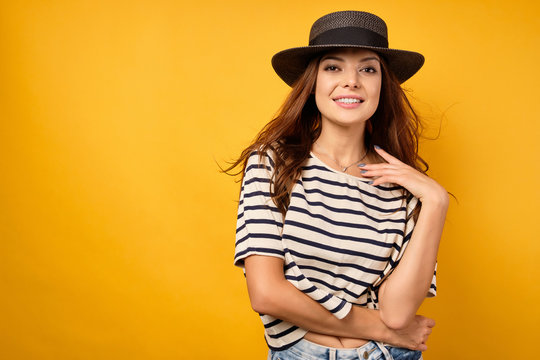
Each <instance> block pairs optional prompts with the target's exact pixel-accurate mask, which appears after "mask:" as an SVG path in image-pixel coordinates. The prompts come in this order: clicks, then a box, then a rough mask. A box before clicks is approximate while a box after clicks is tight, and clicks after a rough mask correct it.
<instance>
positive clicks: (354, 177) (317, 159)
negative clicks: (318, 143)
mask: <svg viewBox="0 0 540 360" xmlns="http://www.w3.org/2000/svg"><path fill="white" fill-rule="evenodd" d="M309 154H310V155H311V157H312V158H314V159H315V160H316V161H317V162H319V163H320V164H321V165H322V166H323V167H325V168H326V169H328V170H330V171H331V172H333V173H335V174H339V175H343V176H345V177H349V178H351V179H354V180H358V181H362V182H364V183H367V182H369V181H371V180H372V179H370V178H361V177H358V176H354V175H351V174H347V173H345V172H342V171H338V170H336V169H334V168H332V167H331V166H329V165H327V164H326V163H325V162H324V161H322V160H321V159H319V158H318V157H317V155H315V154H314V153H313V151H310V152H309Z"/></svg>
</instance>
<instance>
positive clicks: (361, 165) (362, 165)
mask: <svg viewBox="0 0 540 360" xmlns="http://www.w3.org/2000/svg"><path fill="white" fill-rule="evenodd" d="M364 166H366V164H364V163H361V164H358V167H364Z"/></svg>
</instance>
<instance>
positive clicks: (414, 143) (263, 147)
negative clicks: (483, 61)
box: [223, 55, 428, 217]
mask: <svg viewBox="0 0 540 360" xmlns="http://www.w3.org/2000/svg"><path fill="white" fill-rule="evenodd" d="M321 57H322V55H321V56H319V57H317V58H314V59H312V60H311V61H310V63H309V64H308V66H307V68H306V70H305V71H304V73H303V74H302V76H300V78H299V79H298V80H297V81H296V82H295V83H294V84H293V86H292V89H291V92H290V93H289V95H288V97H287V99H286V100H285V102H284V104H283V106H282V107H281V108H280V110H279V112H278V114H277V116H276V117H275V118H274V119H272V120H271V121H270V122H269V123H268V124H266V126H264V128H263V129H262V130H261V131H260V132H259V134H258V135H257V137H256V138H255V140H254V141H253V142H252V143H251V145H249V146H248V147H247V148H246V149H244V151H242V153H241V155H240V157H239V158H238V159H237V160H235V161H233V162H232V163H231V165H230V166H229V167H228V168H225V169H224V170H223V171H224V172H226V173H228V174H230V175H238V174H239V173H244V171H245V167H246V163H247V160H248V158H249V157H250V155H251V154H252V153H253V152H258V153H259V156H260V159H261V160H262V157H263V156H264V154H266V153H267V152H269V151H272V152H273V153H274V156H273V160H274V171H273V173H272V175H271V179H270V181H271V184H272V186H270V194H271V197H272V200H273V202H274V203H275V205H276V207H277V208H278V209H279V211H280V212H281V213H282V214H283V216H285V213H286V212H287V208H288V206H289V198H290V194H291V191H292V188H293V186H294V184H295V182H296V180H297V179H298V178H299V177H300V173H301V171H302V166H303V164H304V163H305V161H306V159H307V158H308V157H309V153H310V150H311V147H312V145H313V143H314V142H315V141H316V140H317V138H318V137H319V135H320V133H321V114H320V112H319V110H318V109H317V105H316V104H315V96H314V89H315V82H316V79H317V72H318V68H319V63H320V59H321ZM381 71H382V84H381V94H380V98H379V105H378V107H377V110H376V111H375V113H374V114H373V116H372V117H371V119H370V120H369V122H368V124H367V126H366V133H365V135H364V141H365V144H364V145H365V148H366V149H368V153H369V154H370V155H371V156H372V157H376V158H379V159H380V160H381V161H384V160H383V159H382V158H380V156H378V154H377V153H375V151H374V150H373V146H374V145H379V146H381V147H382V148H383V149H385V150H386V151H387V152H388V153H390V154H392V155H393V156H395V157H396V158H398V159H399V160H401V161H402V162H404V163H406V164H407V165H409V166H412V167H413V168H415V169H416V170H419V171H421V172H423V173H425V172H426V171H427V169H428V165H427V163H426V162H425V161H424V160H423V159H422V158H421V157H420V156H419V155H418V138H419V136H420V133H421V130H422V125H421V122H420V119H419V118H418V116H417V114H416V113H415V111H414V109H413V107H412V105H411V103H410V102H409V100H408V99H407V96H406V94H405V92H404V91H403V89H402V88H401V85H400V84H399V82H398V80H397V79H396V77H395V76H394V74H393V73H392V72H391V71H390V70H389V69H388V67H387V65H386V62H385V60H384V59H383V58H382V57H381ZM239 165H242V168H241V170H239V171H237V172H234V171H233V170H234V169H235V168H237V167H238V166H239ZM418 211H419V207H417V209H415V212H414V214H413V215H414V217H417V214H418Z"/></svg>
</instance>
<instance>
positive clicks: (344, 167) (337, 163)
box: [314, 143, 367, 172]
mask: <svg viewBox="0 0 540 360" xmlns="http://www.w3.org/2000/svg"><path fill="white" fill-rule="evenodd" d="M314 145H317V146H318V147H320V148H321V150H323V152H322V153H321V152H319V153H320V154H323V155H326V156H327V157H328V158H329V159H330V160H332V161H333V162H334V163H335V164H336V165H337V166H338V167H339V168H340V169H341V171H342V172H347V169H348V168H350V167H351V166H353V165H356V164H358V163H359V162H360V161H362V160H364V158H365V157H366V156H367V150H366V152H365V153H364V155H363V156H362V158H361V159H360V160H358V161H355V162H353V163H352V164H351V165H348V166H343V165H341V164H340V163H339V162H338V161H337V160H336V159H334V158H333V157H332V156H330V155H329V154H328V152H327V151H326V150H325V149H324V148H323V147H322V146H321V145H320V144H318V143H314Z"/></svg>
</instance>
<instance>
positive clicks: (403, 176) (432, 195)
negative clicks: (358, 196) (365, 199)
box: [359, 146, 448, 203]
mask: <svg viewBox="0 0 540 360" xmlns="http://www.w3.org/2000/svg"><path fill="white" fill-rule="evenodd" d="M375 151H377V153H378V154H379V155H380V156H382V158H383V159H385V160H386V161H387V162H388V163H379V164H366V165H364V166H359V168H360V169H361V170H364V171H363V172H362V176H365V177H374V178H376V179H374V180H373V182H372V185H373V186H375V185H380V184H383V183H394V184H398V185H401V186H403V187H404V188H405V189H407V190H408V191H409V192H410V193H411V194H413V195H414V196H415V197H417V198H418V199H419V200H420V201H421V202H422V203H424V202H431V201H433V202H437V203H448V193H447V192H446V190H445V189H444V188H443V187H442V186H441V185H439V183H437V182H436V181H435V180H433V179H432V178H430V177H429V176H427V175H424V174H422V173H421V172H420V171H418V170H416V169H414V168H413V167H411V166H409V165H407V164H405V163H403V162H401V161H399V160H398V159H396V158H395V157H393V156H392V155H390V154H389V153H387V152H386V151H384V150H383V149H381V148H378V147H377V146H376V147H375ZM361 165H362V164H361Z"/></svg>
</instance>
